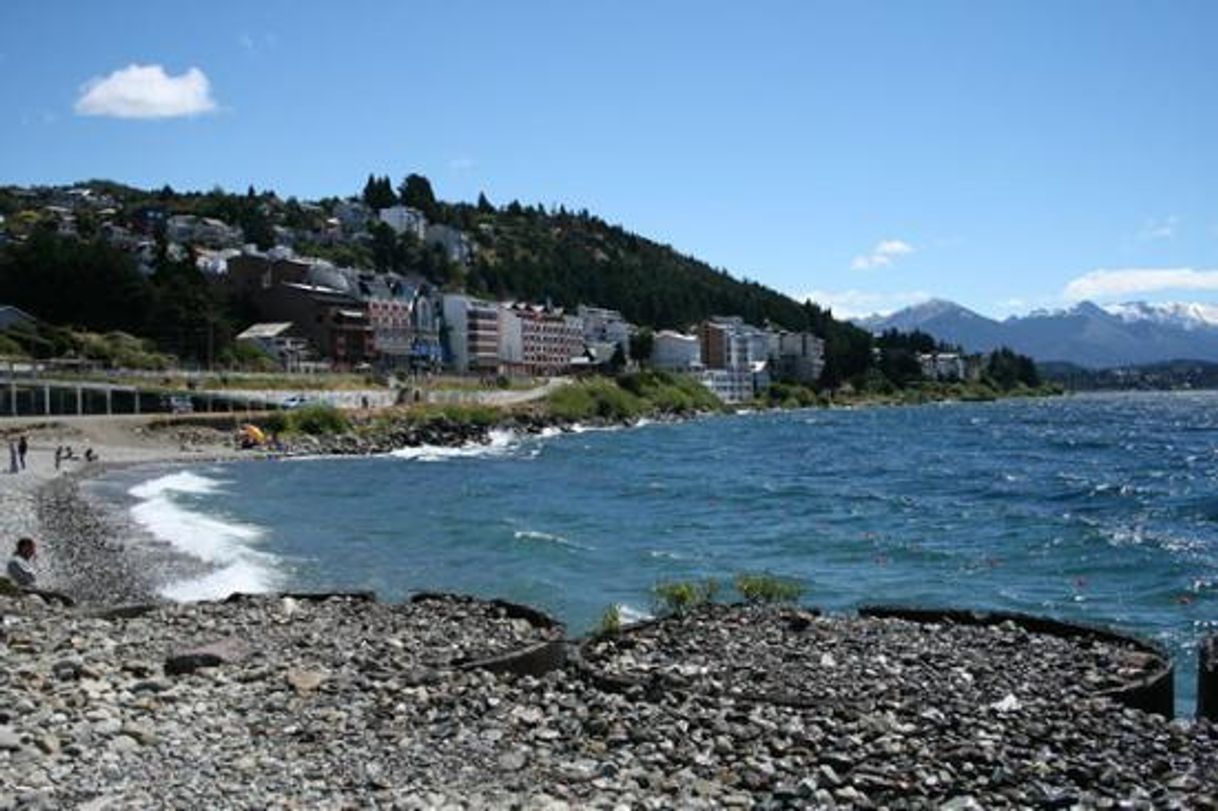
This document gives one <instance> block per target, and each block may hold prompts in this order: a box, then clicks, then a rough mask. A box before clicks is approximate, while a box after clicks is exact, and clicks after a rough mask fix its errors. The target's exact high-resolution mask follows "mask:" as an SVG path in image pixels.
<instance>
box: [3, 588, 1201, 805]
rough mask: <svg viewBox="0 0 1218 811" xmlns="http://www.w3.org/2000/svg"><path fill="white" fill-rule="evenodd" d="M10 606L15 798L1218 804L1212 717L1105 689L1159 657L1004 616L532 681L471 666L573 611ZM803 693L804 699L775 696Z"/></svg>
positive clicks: (7, 749)
mask: <svg viewBox="0 0 1218 811" xmlns="http://www.w3.org/2000/svg"><path fill="white" fill-rule="evenodd" d="M2 610H3V614H4V625H3V633H4V643H3V646H2V647H0V654H2V656H3V668H2V669H0V808H5V807H12V806H18V807H46V808H62V807H73V806H76V807H83V808H89V809H103V808H124V809H125V808H144V807H193V808H209V809H211V808H310V809H311V808H352V807H361V808H363V807H385V808H433V807H494V808H503V807H513V806H516V807H528V808H533V807H537V808H566V807H571V808H575V807H598V808H617V807H621V808H671V807H681V808H687V807H688V808H697V807H702V808H720V807H748V806H760V807H827V808H832V807H855V808H867V807H877V806H883V807H890V808H915V807H916V808H923V807H946V808H951V809H965V808H982V807H984V808H990V807H1028V806H1040V807H1070V806H1074V805H1082V806H1095V807H1149V806H1152V805H1153V806H1164V807H1169V806H1176V805H1179V806H1188V807H1212V806H1214V804H1215V801H1214V798H1215V797H1216V796H1218V730H1215V729H1214V728H1213V727H1212V726H1210V725H1208V724H1206V723H1197V724H1183V723H1179V722H1169V721H1166V720H1164V719H1163V718H1161V717H1159V716H1153V715H1147V714H1145V713H1142V712H1139V711H1136V710H1130V709H1124V708H1122V707H1119V706H1117V705H1115V704H1114V703H1112V702H1111V701H1110V700H1109V699H1105V698H1097V697H1096V693H1097V691H1099V690H1101V689H1103V688H1104V687H1106V686H1110V684H1111V680H1112V678H1113V677H1114V676H1115V677H1116V678H1117V679H1118V680H1120V679H1123V678H1125V676H1122V675H1121V673H1122V669H1127V670H1128V672H1127V673H1126V675H1128V676H1130V677H1134V676H1136V674H1137V673H1138V672H1140V669H1142V668H1144V666H1145V665H1146V662H1145V661H1144V660H1143V659H1140V658H1138V657H1137V656H1136V655H1135V654H1136V651H1132V650H1124V649H1121V648H1120V646H1109V647H1105V648H1102V649H1101V648H1096V647H1095V646H1094V645H1090V644H1089V643H1088V644H1083V645H1076V644H1074V643H1071V642H1068V641H1064V640H1059V639H1052V638H1046V637H1043V636H1041V635H1037V634H1028V633H1027V632H1025V631H1023V630H1021V629H1020V628H1018V627H1014V626H1010V627H1007V626H1000V627H994V628H988V629H978V628H963V627H956V626H952V625H928V624H917V623H909V622H904V621H900V620H863V619H854V618H845V617H817V616H816V615H814V614H811V613H809V612H802V611H796V610H794V609H772V608H757V609H753V608H739V607H735V608H713V609H707V610H706V611H701V612H697V613H695V614H693V615H691V616H689V617H686V618H683V619H680V620H673V621H668V622H663V623H659V624H658V625H655V626H649V627H648V628H647V629H644V630H642V631H639V632H637V633H631V632H628V633H625V634H623V635H620V636H618V637H616V638H614V639H612V640H609V641H604V642H593V643H589V644H588V645H586V646H585V647H584V654H585V655H584V656H583V657H582V658H580V659H578V660H577V662H576V664H574V665H568V666H566V667H560V668H559V669H556V670H552V671H550V672H548V673H545V674H544V675H540V676H521V675H512V674H510V673H495V672H491V671H488V670H485V669H481V668H479V667H477V666H475V665H476V664H477V663H479V662H481V661H484V660H485V659H486V658H487V657H494V656H496V655H498V654H503V653H505V652H507V651H512V650H519V649H521V648H531V649H536V648H538V647H544V646H545V645H546V644H547V643H552V642H553V641H554V639H555V638H556V635H557V634H558V633H559V632H560V629H558V628H556V627H553V626H551V625H549V624H547V623H545V622H543V621H541V620H539V619H538V618H536V617H532V616H530V615H527V614H525V615H519V614H516V613H514V612H513V611H510V610H508V609H506V608H505V607H504V606H502V605H497V604H494V603H488V602H482V601H474V600H467V599H458V598H436V599H428V600H422V601H420V602H413V603H409V604H405V605H401V606H391V605H384V604H379V603H370V602H365V601H361V600H359V599H357V598H353V597H351V598H330V599H327V600H323V601H319V602H315V601H312V600H306V599H301V598H295V597H264V598H254V599H243V600H239V601H236V602H232V603H228V604H197V605H173V606H169V605H166V606H159V607H156V608H155V609H153V610H151V611H148V612H147V613H141V614H139V615H137V616H129V617H126V618H124V617H122V616H112V617H110V618H102V617H98V616H90V615H88V614H85V613H82V612H80V611H69V610H67V609H62V608H58V607H55V606H49V605H45V604H43V603H42V601H40V600H37V599H36V598H28V597H27V598H21V599H15V600H10V601H8V602H6V603H5V604H4V605H3V607H2ZM598 674H600V675H599V676H598ZM606 675H610V676H614V677H617V678H618V679H619V681H621V682H622V685H621V686H620V689H613V688H611V687H607V686H606V684H605V682H606V681H612V679H605V678H602V677H604V676H606ZM627 677H629V678H627ZM673 679H676V681H675V682H674V681H673ZM631 680H633V681H635V682H637V683H635V684H633V685H631V684H628V683H627V682H629V681H631ZM598 683H600V686H597V685H598ZM794 692H798V694H799V695H803V696H805V697H809V699H810V700H808V701H806V702H804V703H803V704H802V706H797V705H793V704H789V703H782V702H775V701H767V700H765V699H764V697H763V694H768V693H784V694H786V693H794Z"/></svg>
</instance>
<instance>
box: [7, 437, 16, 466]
mask: <svg viewBox="0 0 1218 811" xmlns="http://www.w3.org/2000/svg"><path fill="white" fill-rule="evenodd" d="M17 470H18V468H17V440H15V439H10V440H9V441H8V472H9V473H16V472H17Z"/></svg>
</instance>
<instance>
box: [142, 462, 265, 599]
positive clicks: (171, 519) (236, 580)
mask: <svg viewBox="0 0 1218 811" xmlns="http://www.w3.org/2000/svg"><path fill="white" fill-rule="evenodd" d="M223 485H224V482H222V481H219V480H216V479H211V478H208V477H206V476H201V475H199V474H197V473H191V472H189V471H181V472H177V473H171V474H168V475H166V476H161V477H159V478H156V479H152V480H150V481H147V482H143V483H142V484H138V485H136V486H135V487H132V488H131V489H130V490H128V491H127V492H128V493H129V494H130V495H132V496H134V497H135V498H136V499H139V501H138V503H137V504H135V506H133V507H132V508H131V517H132V518H133V519H134V520H135V522H136V523H137V524H139V525H140V526H142V527H144V528H145V529H146V530H148V532H149V533H151V534H152V535H153V537H155V538H157V539H159V540H162V541H165V542H166V543H168V544H169V545H171V546H172V547H173V548H174V549H176V550H178V551H179V552H181V553H183V554H185V555H187V556H189V557H191V558H194V559H196V560H199V561H202V562H203V563H206V564H208V565H209V566H211V567H212V570H211V571H210V572H208V573H207V574H206V575H204V576H202V577H197V578H187V579H185V580H178V581H173V582H171V583H169V584H168V585H166V586H164V587H163V588H162V589H161V595H162V596H164V597H168V598H169V599H171V600H181V601H189V600H207V599H215V598H220V597H226V596H228V595H229V594H231V593H233V592H236V591H241V592H263V591H270V590H272V589H273V588H274V587H275V584H276V581H277V576H276V571H275V557H274V556H273V555H269V554H267V553H265V552H261V551H259V550H257V549H255V548H253V544H255V543H257V542H258V541H259V540H260V539H261V538H262V537H263V531H262V529H261V528H259V527H256V526H252V525H249V524H242V523H238V522H235V521H230V520H226V519H224V518H221V517H217V516H214V515H208V514H207V513H204V512H202V511H200V510H198V509H193V508H191V507H189V506H186V505H184V504H182V503H180V502H179V501H178V500H177V498H180V497H181V496H182V495H211V494H216V493H220V492H222V488H223ZM175 496H176V497H177V498H175Z"/></svg>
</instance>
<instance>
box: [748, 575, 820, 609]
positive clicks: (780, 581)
mask: <svg viewBox="0 0 1218 811" xmlns="http://www.w3.org/2000/svg"><path fill="white" fill-rule="evenodd" d="M735 586H736V591H737V592H739V593H740V596H741V597H743V598H744V601H745V602H746V603H753V604H760V603H794V602H796V601H798V600H799V598H800V597H802V596H803V594H804V587H803V584H801V583H799V582H798V581H796V580H793V579H791V578H788V577H778V576H776V575H772V574H768V573H762V574H749V573H743V574H738V575H736V580H735Z"/></svg>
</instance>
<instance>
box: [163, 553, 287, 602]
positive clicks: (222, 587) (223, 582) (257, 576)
mask: <svg viewBox="0 0 1218 811" xmlns="http://www.w3.org/2000/svg"><path fill="white" fill-rule="evenodd" d="M274 580H275V578H273V577H271V578H268V576H267V570H266V569H265V568H264V567H263V566H260V565H259V564H257V563H255V562H252V561H248V560H244V561H237V562H236V563H233V564H231V565H229V566H225V567H224V568H223V569H217V570H216V571H214V572H212V573H211V574H207V575H204V576H203V577H197V578H187V579H185V580H177V581H174V582H173V583H170V584H169V585H167V586H165V587H163V588H162V589H161V596H162V597H165V598H167V599H170V600H176V601H178V602H181V603H187V602H195V601H198V600H217V599H220V598H223V597H227V596H228V595H230V594H232V593H234V592H241V593H242V594H257V593H259V592H266V591H270V590H271V589H272V587H271V585H270V583H271V582H273V581H274Z"/></svg>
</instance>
